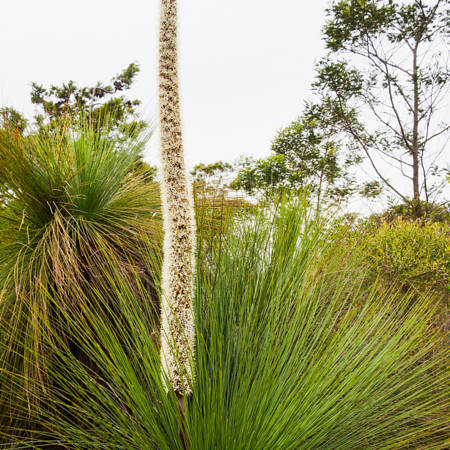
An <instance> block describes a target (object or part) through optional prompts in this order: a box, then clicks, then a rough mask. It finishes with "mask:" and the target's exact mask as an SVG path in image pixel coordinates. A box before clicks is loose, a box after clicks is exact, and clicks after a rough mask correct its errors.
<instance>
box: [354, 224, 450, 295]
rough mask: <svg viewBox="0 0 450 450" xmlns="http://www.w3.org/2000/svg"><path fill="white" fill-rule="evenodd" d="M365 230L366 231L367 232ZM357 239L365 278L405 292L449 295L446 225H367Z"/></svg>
mask: <svg viewBox="0 0 450 450" xmlns="http://www.w3.org/2000/svg"><path fill="white" fill-rule="evenodd" d="M367 228H369V230H368V231H367ZM367 228H366V230H365V233H363V235H362V236H360V245H361V248H362V249H363V260H364V266H365V268H366V269H367V270H368V273H369V275H373V276H377V277H379V278H380V279H381V280H383V281H384V282H386V283H388V284H391V283H392V282H399V283H401V284H402V285H403V286H404V287H405V288H407V289H410V288H412V289H414V290H417V291H421V292H425V291H433V292H434V293H436V294H437V295H440V296H442V295H444V296H445V298H448V295H449V293H450V280H449V275H450V233H449V228H448V226H447V225H444V224H442V223H437V222H434V223H433V222H429V221H426V220H420V221H411V220H403V219H401V218H397V219H396V220H394V221H393V222H390V223H389V222H382V223H381V225H380V226H374V225H373V224H370V225H368V226H367Z"/></svg>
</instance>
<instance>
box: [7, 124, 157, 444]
mask: <svg viewBox="0 0 450 450" xmlns="http://www.w3.org/2000/svg"><path fill="white" fill-rule="evenodd" d="M3 125H4V126H3V127H2V128H0V160H1V161H2V167H1V184H0V197H1V204H0V429H2V430H3V431H4V432H6V433H7V434H10V435H11V434H12V435H14V434H15V435H27V434H29V433H30V431H32V429H36V427H35V426H34V425H36V423H34V425H31V424H32V422H33V420H32V418H31V417H29V414H28V413H26V414H22V413H23V410H22V407H23V406H27V405H28V406H27V407H26V410H27V409H28V407H30V408H31V406H29V404H30V401H31V399H32V398H35V399H36V400H37V401H40V399H41V398H42V399H43V395H42V393H43V391H42V389H43V387H44V386H46V387H45V388H44V390H45V389H47V388H48V386H50V385H52V386H53V389H58V385H57V383H56V384H54V383H55V378H54V377H52V376H51V375H50V374H49V372H47V371H46V370H44V369H43V368H42V365H39V364H37V363H36V358H44V357H45V358H48V359H49V362H48V364H50V361H52V362H53V363H54V362H55V360H54V359H53V358H52V355H53V354H54V347H55V346H56V345H57V342H56V341H55V342H54V343H53V344H52V345H46V344H45V338H44V336H45V335H46V334H48V327H50V326H52V327H56V328H60V327H59V325H58V324H60V321H61V315H60V311H58V310H59V309H64V308H66V307H68V306H67V305H71V308H72V309H71V310H72V312H73V313H74V314H76V313H77V311H78V312H79V309H78V308H81V305H79V304H78V303H77V300H78V299H79V295H78V294H76V293H77V292H78V291H79V290H80V289H81V290H82V291H83V292H85V293H86V296H87V297H88V298H90V299H91V300H93V304H94V305H95V298H96V295H97V294H96V290H97V289H99V286H98V282H99V276H98V272H99V270H100V268H102V267H104V266H105V264H106V262H107V261H108V260H111V259H114V260H115V261H116V262H117V264H120V265H121V266H122V267H123V270H124V272H123V273H124V274H126V273H128V275H124V276H126V277H128V278H129V279H131V278H133V279H135V278H134V277H135V275H136V274H138V275H136V276H137V278H136V279H135V280H140V281H139V283H143V284H144V285H145V286H146V289H148V291H149V293H151V295H150V296H147V297H146V301H151V302H153V303H157V302H158V297H157V293H156V284H157V283H156V282H155V277H157V276H159V275H156V272H159V269H158V267H157V266H154V265H153V264H152V263H151V262H150V260H149V259H147V258H146V257H145V256H144V254H143V253H142V251H141V244H140V242H141V241H142V234H147V235H148V236H151V242H152V243H153V245H154V248H153V251H155V250H156V251H157V250H158V248H159V247H160V241H161V239H160V230H161V225H160V224H161V220H160V217H161V215H160V211H161V210H160V199H159V189H158V186H157V184H156V183H152V182H148V181H146V179H145V173H144V172H143V173H140V172H139V171H137V170H136V166H135V162H136V160H137V159H138V158H139V155H140V153H141V150H142V148H143V145H144V144H145V139H141V138H139V139H138V138H135V139H131V140H128V141H124V140H123V139H118V140H116V139H115V138H114V137H113V136H112V135H111V136H109V137H107V136H104V135H103V136H102V135H100V134H99V133H97V132H96V130H95V129H93V128H92V127H90V126H89V125H87V124H86V123H84V125H83V126H81V127H78V128H76V124H70V127H64V126H61V127H60V128H59V129H58V131H57V132H52V133H48V134H44V133H33V132H30V130H28V131H27V132H26V133H24V134H21V133H17V130H16V129H15V128H12V127H10V126H9V125H8V124H3ZM62 125H64V124H62ZM74 129H75V131H73V130H74ZM69 130H70V131H69ZM131 274H133V275H132V277H131ZM133 283H134V285H135V287H136V282H133ZM102 289H108V288H107V286H105V285H104V284H103V285H102ZM49 297H52V298H53V299H56V298H59V299H60V301H61V302H62V303H61V304H59V305H58V307H56V306H52V302H50V301H49ZM98 310H99V305H97V306H93V308H92V312H95V311H98ZM116 313H117V311H116ZM153 314H155V313H153ZM77 317H78V319H77V320H81V321H83V320H84V319H83V318H82V317H80V316H77ZM66 331H67V333H65V334H64V336H62V335H61V336H60V337H59V338H61V339H64V340H66V342H70V348H71V350H70V351H71V353H72V354H73V356H74V357H75V358H76V359H77V360H79V361H83V364H85V365H86V367H90V369H91V370H92V371H93V373H94V372H96V371H97V369H96V366H95V364H94V363H93V362H92V359H90V358H89V357H88V356H87V355H86V353H85V352H83V351H82V350H81V348H80V346H79V342H78V341H77V339H75V338H74V337H73V334H71V333H70V332H69V331H68V330H66ZM154 331H156V325H155V328H154ZM37 353H39V356H38V355H37ZM36 381H40V382H41V383H42V384H39V383H36ZM31 386H33V387H34V389H35V392H34V393H32V392H31V391H30V389H29V388H30V387H31ZM21 392H26V395H24V396H21V394H20V393H21ZM38 393H39V394H38ZM19 397H20V398H19ZM71 398H72V400H73V401H74V402H76V399H77V396H76V393H73V396H72V397H71ZM1 439H2V438H1V437H0V444H1V443H2V440H1ZM5 439H6V444H5V445H6V448H9V447H8V445H9V444H8V443H9V441H8V439H9V437H4V440H3V443H4V442H5ZM0 448H2V447H1V445H0Z"/></svg>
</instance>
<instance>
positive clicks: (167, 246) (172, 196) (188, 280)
mask: <svg viewBox="0 0 450 450" xmlns="http://www.w3.org/2000/svg"><path fill="white" fill-rule="evenodd" d="M159 123H160V134H161V191H162V203H163V215H164V262H163V272H162V288H163V302H162V311H161V315H162V317H161V361H162V368H163V371H164V372H165V373H166V374H167V375H168V377H169V379H170V382H171V388H172V389H173V390H174V391H175V392H176V393H177V394H178V395H179V396H180V395H181V394H182V393H183V391H184V392H185V393H186V394H187V395H189V394H190V393H191V391H192V383H193V380H194V373H193V368H192V358H193V353H194V338H195V326H194V317H193V289H194V287H193V283H194V253H195V217H194V207H193V198H192V192H191V186H190V183H189V179H188V174H187V172H186V168H185V164H184V156H183V143H182V132H181V120H180V100H179V93H178V67H177V1H176V0H161V24H160V37H159ZM180 363H182V364H180ZM168 388H169V386H168Z"/></svg>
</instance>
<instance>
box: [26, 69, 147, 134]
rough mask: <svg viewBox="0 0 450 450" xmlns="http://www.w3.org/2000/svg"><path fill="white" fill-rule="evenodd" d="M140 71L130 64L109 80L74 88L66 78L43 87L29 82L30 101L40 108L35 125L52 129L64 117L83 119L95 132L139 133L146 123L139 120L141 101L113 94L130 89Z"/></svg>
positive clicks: (56, 126)
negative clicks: (48, 86)
mask: <svg viewBox="0 0 450 450" xmlns="http://www.w3.org/2000/svg"><path fill="white" fill-rule="evenodd" d="M139 71H140V69H139V65H138V64H137V63H131V64H130V65H129V66H128V67H127V68H126V69H125V70H123V71H122V72H121V73H120V74H118V75H116V76H115V77H114V78H112V80H111V82H110V83H108V84H104V83H101V82H98V83H97V84H96V86H94V87H77V85H76V84H75V82H73V81H69V82H68V83H67V84H65V83H63V85H62V86H53V85H52V86H51V87H50V88H48V89H46V88H44V87H43V86H40V85H38V84H36V83H32V84H31V85H32V91H31V103H32V104H34V105H36V106H37V107H38V110H39V112H38V113H37V114H36V115H35V117H34V119H35V122H36V124H37V125H38V126H39V127H41V128H42V127H44V128H46V129H55V128H59V127H60V126H62V125H61V124H62V123H63V122H64V119H66V118H67V117H69V118H70V120H69V123H75V122H76V121H77V120H79V118H82V120H84V121H89V123H91V124H92V127H93V128H94V129H97V130H98V131H102V130H104V129H105V128H106V131H108V132H111V131H119V132H120V133H122V134H123V135H125V136H126V137H129V136H133V135H137V134H139V132H140V131H142V129H143V128H145V127H146V123H145V122H144V121H142V120H139V119H138V117H139V115H138V113H137V107H138V106H139V105H140V104H141V102H140V101H139V100H129V99H128V98H126V96H125V95H120V96H116V95H115V94H117V93H121V92H124V91H127V90H129V89H130V88H131V86H132V84H133V82H134V81H135V78H136V76H137V74H138V73H139ZM108 98H109V99H108Z"/></svg>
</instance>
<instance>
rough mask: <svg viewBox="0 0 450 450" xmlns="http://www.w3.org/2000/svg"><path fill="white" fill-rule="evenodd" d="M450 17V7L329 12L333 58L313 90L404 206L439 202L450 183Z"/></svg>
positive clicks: (379, 4) (350, 3) (367, 2)
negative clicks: (448, 169) (444, 157)
mask: <svg viewBox="0 0 450 450" xmlns="http://www.w3.org/2000/svg"><path fill="white" fill-rule="evenodd" d="M449 13H450V7H449V2H448V0H433V1H425V0H414V1H413V2H409V3H400V2H395V1H393V0H386V1H384V0H337V1H333V2H332V3H331V5H330V7H329V8H328V9H327V17H328V21H327V24H326V25H325V27H324V29H323V36H324V40H325V44H326V47H327V48H328V49H329V50H330V53H329V55H328V56H327V57H326V58H324V59H322V60H321V61H320V62H319V63H318V64H317V78H316V82H315V83H314V85H313V86H314V88H315V90H316V92H317V93H318V94H319V96H320V99H321V100H320V101H321V105H322V108H323V109H324V110H326V111H327V116H328V119H327V120H328V121H329V123H331V124H332V125H333V126H334V127H335V128H336V130H338V131H339V133H340V135H341V136H342V137H343V138H345V139H346V140H347V142H348V143H351V144H352V145H353V146H355V147H356V148H359V149H360V151H361V152H362V154H364V155H365V156H366V157H367V159H368V161H369V162H370V164H371V167H372V169H373V171H374V173H375V175H376V177H377V179H378V180H379V181H380V182H381V183H382V185H383V186H385V187H386V188H388V190H389V191H390V192H391V193H394V194H395V195H396V196H397V197H398V198H400V199H403V200H404V201H406V200H408V198H409V199H411V198H414V199H416V200H417V199H419V198H422V199H424V200H425V201H431V200H432V198H436V196H437V195H439V193H440V192H441V189H442V185H443V184H442V183H443V181H445V180H443V179H442V177H440V175H442V170H443V169H442V167H439V166H438V165H437V162H438V157H439V156H440V155H441V153H442V152H443V151H444V148H445V145H446V142H447V137H448V132H449V130H450V125H449V122H448V120H446V110H445V109H444V108H445V107H446V105H448V102H449V95H448V94H449V88H450V76H449V70H448V67H447V60H448V48H447V47H446V44H445V43H446V42H447V39H448V37H449V36H450V26H449V25H450V22H449V17H450V15H449ZM388 165H389V166H388ZM387 167H392V168H393V170H394V169H395V170H396V171H398V175H395V176H394V177H389V176H388V175H387V174H386V168H387Z"/></svg>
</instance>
